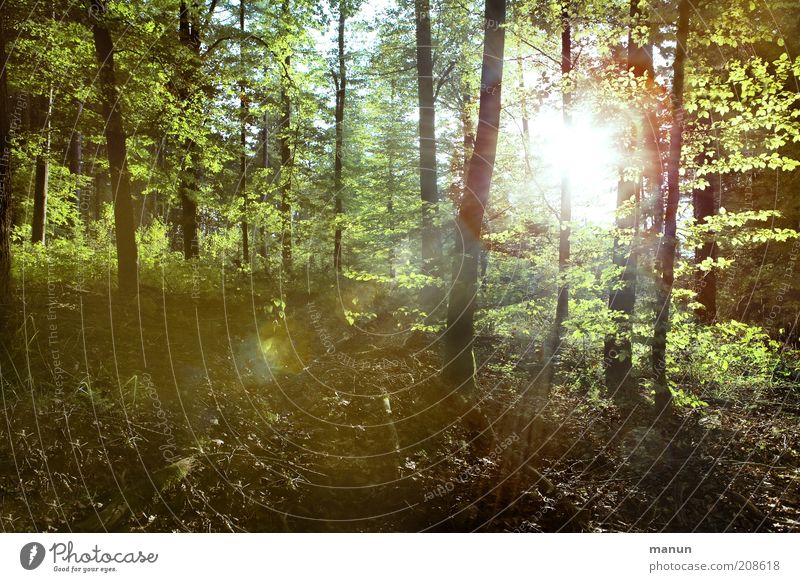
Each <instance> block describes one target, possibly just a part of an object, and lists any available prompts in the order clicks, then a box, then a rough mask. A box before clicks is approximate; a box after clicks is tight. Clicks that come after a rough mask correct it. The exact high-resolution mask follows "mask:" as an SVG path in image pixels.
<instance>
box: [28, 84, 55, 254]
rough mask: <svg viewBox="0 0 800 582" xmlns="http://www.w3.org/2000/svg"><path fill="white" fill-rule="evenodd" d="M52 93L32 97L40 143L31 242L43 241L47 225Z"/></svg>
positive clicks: (35, 125) (35, 179)
mask: <svg viewBox="0 0 800 582" xmlns="http://www.w3.org/2000/svg"><path fill="white" fill-rule="evenodd" d="M51 109H52V95H36V96H35V97H34V98H33V114H32V116H31V117H32V123H33V127H34V130H35V131H37V132H39V134H40V136H39V137H40V143H39V147H38V148H37V151H36V171H35V178H34V182H33V223H32V225H31V242H33V243H41V244H44V242H45V227H46V225H47V188H48V183H49V177H50V113H51Z"/></svg>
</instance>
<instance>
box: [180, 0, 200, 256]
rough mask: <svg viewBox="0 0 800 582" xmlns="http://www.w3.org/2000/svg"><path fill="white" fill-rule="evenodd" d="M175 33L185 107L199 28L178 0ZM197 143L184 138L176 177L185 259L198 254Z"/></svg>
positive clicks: (195, 62)
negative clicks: (184, 61) (183, 66)
mask: <svg viewBox="0 0 800 582" xmlns="http://www.w3.org/2000/svg"><path fill="white" fill-rule="evenodd" d="M178 16H179V21H178V24H179V27H178V34H179V37H180V41H181V44H182V45H183V46H184V47H185V48H186V49H187V51H188V52H189V55H190V57H189V58H190V59H191V61H190V63H189V65H188V67H187V71H186V74H185V77H184V79H182V83H183V84H184V85H183V87H182V88H181V90H180V91H179V98H180V100H181V102H182V103H183V106H184V107H185V108H188V107H189V106H190V100H191V96H192V91H193V90H194V88H195V87H194V83H195V82H196V79H197V67H198V65H199V59H200V29H199V19H198V17H197V14H191V13H190V11H189V9H188V8H187V6H186V2H185V1H184V0H181V4H180V13H179V15H178ZM196 149H197V146H196V145H195V143H194V140H193V139H191V138H189V139H187V140H186V141H185V142H184V155H185V159H184V162H183V163H182V164H181V166H180V170H179V172H180V174H179V178H178V194H179V196H180V200H181V231H182V234H183V258H184V259H186V260H189V259H192V258H195V257H197V256H199V255H200V244H199V241H198V233H197V199H196V198H197V192H198V189H199V188H198V180H197V152H196Z"/></svg>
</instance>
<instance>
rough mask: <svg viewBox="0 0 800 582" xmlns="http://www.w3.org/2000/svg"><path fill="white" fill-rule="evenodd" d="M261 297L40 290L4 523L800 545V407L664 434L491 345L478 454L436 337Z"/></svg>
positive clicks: (9, 454) (18, 338)
mask: <svg viewBox="0 0 800 582" xmlns="http://www.w3.org/2000/svg"><path fill="white" fill-rule="evenodd" d="M250 291H251V290H248V289H245V291H244V292H242V296H241V297H238V296H237V297H235V298H233V299H231V297H228V298H227V299H225V298H224V297H220V298H219V299H214V300H211V299H196V298H192V297H189V296H186V295H183V296H182V295H176V294H169V295H167V294H162V292H161V291H160V290H146V291H144V292H143V293H142V294H141V295H140V296H139V299H138V301H136V300H134V301H123V300H121V299H120V298H117V297H115V296H109V295H104V294H102V293H90V292H86V291H83V292H78V291H77V290H75V289H69V288H59V289H58V293H57V295H56V294H54V293H53V290H52V289H50V290H49V291H48V289H47V288H40V289H37V288H27V289H26V293H25V297H24V305H23V304H20V313H19V314H18V317H17V318H16V319H15V320H14V322H13V324H12V325H10V326H7V329H6V330H5V332H4V337H2V338H1V341H2V346H0V377H2V402H1V403H0V404H2V407H3V415H2V416H3V419H2V420H0V426H2V438H1V439H0V525H1V526H2V530H3V531H103V530H104V529H107V530H109V531H293V532H294V531H500V532H508V531H515V532H538V531H547V532H553V531H705V532H722V531H740V532H741V531H747V532H750V531H798V530H800V442H798V440H800V431H798V429H797V427H798V422H799V421H800V392H799V391H797V390H794V391H788V392H787V391H785V390H784V391H783V392H782V393H780V394H778V393H776V394H763V393H762V394H761V395H760V396H759V398H758V400H757V401H751V402H736V401H730V402H716V403H714V404H712V405H710V406H707V407H702V408H698V409H691V410H690V409H686V410H684V409H679V410H678V411H677V412H676V413H675V414H674V415H672V416H671V417H670V418H668V419H665V420H660V421H658V422H656V421H655V420H654V419H653V418H651V414H649V413H648V412H647V410H645V409H643V410H638V411H634V412H633V413H631V414H628V415H624V414H623V413H621V412H620V410H618V409H617V408H616V407H615V406H614V405H613V404H611V403H610V402H607V401H605V400H602V399H598V398H596V397H589V396H587V395H586V394H582V393H578V392H576V391H575V390H572V389H569V390H568V389H566V388H564V387H560V386H558V385H556V386H555V387H554V388H553V390H552V391H551V393H550V394H549V396H548V397H547V398H546V399H545V398H542V397H541V395H539V396H537V395H536V394H535V392H536V391H537V389H538V387H540V386H541V379H540V377H539V375H538V374H537V370H536V369H535V368H532V367H531V366H521V365H517V363H516V357H517V356H516V355H515V354H514V352H513V349H512V348H511V347H510V346H509V345H508V344H507V343H505V342H503V341H501V340H500V339H499V338H493V337H481V338H479V340H478V342H477V358H478V363H479V366H480V372H479V385H480V394H479V395H478V397H479V398H480V399H481V402H482V404H481V409H482V410H483V414H484V415H485V417H486V418H488V419H489V421H490V422H491V432H492V433H493V434H492V437H491V438H481V439H477V440H476V441H475V442H470V441H469V438H471V435H470V434H468V432H467V431H466V430H465V427H464V424H465V423H464V422H463V421H462V420H461V416H462V415H463V414H464V413H465V412H466V411H465V409H464V405H463V400H462V399H461V398H460V397H458V395H454V394H453V393H452V391H450V390H449V389H448V388H447V387H446V386H445V385H444V384H443V383H442V382H441V380H440V379H439V375H438V373H437V372H438V369H439V367H440V356H439V353H438V348H437V347H436V345H435V344H432V343H431V339H432V336H427V335H425V334H421V333H408V332H395V331H393V329H392V325H391V323H392V322H390V321H387V319H386V318H385V317H380V316H379V317H378V318H377V319H376V320H375V321H373V322H371V324H370V327H369V328H368V329H360V328H359V327H358V326H357V325H356V326H349V325H347V324H346V322H344V320H343V319H341V321H340V318H337V317H335V313H337V310H336V308H335V306H334V305H333V304H329V303H325V302H323V301H322V300H321V299H315V300H314V301H311V300H310V298H309V297H308V296H305V294H298V295H296V296H294V297H292V296H289V297H287V298H286V301H287V305H286V316H285V318H283V319H280V318H278V319H277V320H276V318H275V312H276V311H277V310H278V309H279V308H280V307H281V306H280V305H278V306H275V305H274V304H273V303H271V300H270V299H269V298H267V296H266V295H265V296H259V295H258V294H255V293H251V292H250ZM269 305H273V309H272V312H271V313H270V312H269V309H266V310H265V309H264V307H265V306H269ZM487 362H489V363H492V364H493V365H492V366H488V365H482V364H483V363H487ZM498 363H500V364H503V365H502V366H498V365H497V364H498ZM539 392H540V391H539Z"/></svg>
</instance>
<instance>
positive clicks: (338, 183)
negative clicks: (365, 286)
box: [333, 0, 347, 272]
mask: <svg viewBox="0 0 800 582" xmlns="http://www.w3.org/2000/svg"><path fill="white" fill-rule="evenodd" d="M346 19H347V12H346V8H345V0H339V75H338V77H337V80H336V159H335V160H334V162H333V189H334V192H335V195H336V201H335V206H336V207H335V214H336V216H335V217H334V220H335V224H336V230H335V232H334V236H333V267H334V269H336V271H337V272H339V271H341V270H342V222H341V218H342V162H343V161H344V160H343V158H344V100H345V96H346V90H347V68H346V64H345V60H344V56H345V55H344V31H345V21H346Z"/></svg>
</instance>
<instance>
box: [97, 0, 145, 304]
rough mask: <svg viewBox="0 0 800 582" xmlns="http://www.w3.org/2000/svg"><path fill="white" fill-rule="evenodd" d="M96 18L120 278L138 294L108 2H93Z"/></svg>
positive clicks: (125, 290) (121, 287)
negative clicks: (107, 21)
mask: <svg viewBox="0 0 800 582" xmlns="http://www.w3.org/2000/svg"><path fill="white" fill-rule="evenodd" d="M92 7H93V8H94V14H95V18H94V19H92V21H91V22H92V35H93V37H94V46H95V52H96V55H97V63H98V66H99V69H100V70H99V75H98V76H99V82H100V86H99V90H100V98H101V100H102V103H103V115H104V120H105V125H104V128H103V129H104V133H105V138H106V144H107V146H108V163H109V167H110V170H111V172H110V173H111V197H112V200H113V203H114V228H115V231H116V244H117V269H118V272H117V277H118V282H119V290H120V292H121V293H123V294H127V295H133V294H136V293H137V292H138V286H139V285H138V253H137V249H136V233H135V227H134V220H133V203H132V199H131V184H130V176H129V174H128V168H127V146H126V143H125V133H124V130H123V127H122V112H121V110H120V101H119V90H118V88H117V79H116V72H115V70H114V43H113V41H112V40H111V33H110V32H109V30H108V27H107V25H106V23H105V19H104V16H105V13H106V10H107V9H106V4H105V0H92Z"/></svg>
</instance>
